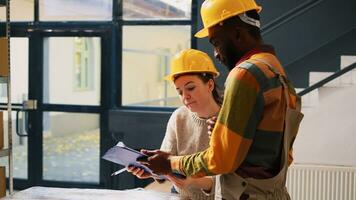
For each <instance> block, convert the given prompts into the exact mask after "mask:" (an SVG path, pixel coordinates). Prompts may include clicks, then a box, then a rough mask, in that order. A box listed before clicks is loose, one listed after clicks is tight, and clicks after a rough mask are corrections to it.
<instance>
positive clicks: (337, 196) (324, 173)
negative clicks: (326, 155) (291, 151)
mask: <svg viewBox="0 0 356 200" xmlns="http://www.w3.org/2000/svg"><path fill="white" fill-rule="evenodd" d="M287 188H288V191H289V194H290V196H291V198H292V200H356V167H341V166H318V165H301V164H294V165H291V167H290V168H289V170H288V176H287Z"/></svg>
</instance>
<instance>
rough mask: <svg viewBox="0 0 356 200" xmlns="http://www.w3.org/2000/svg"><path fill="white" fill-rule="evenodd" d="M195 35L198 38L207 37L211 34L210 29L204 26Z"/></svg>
mask: <svg viewBox="0 0 356 200" xmlns="http://www.w3.org/2000/svg"><path fill="white" fill-rule="evenodd" d="M194 36H195V37H196V38H205V37H207V36H209V29H208V28H203V29H201V30H200V31H198V32H197V33H196V34H195V35H194Z"/></svg>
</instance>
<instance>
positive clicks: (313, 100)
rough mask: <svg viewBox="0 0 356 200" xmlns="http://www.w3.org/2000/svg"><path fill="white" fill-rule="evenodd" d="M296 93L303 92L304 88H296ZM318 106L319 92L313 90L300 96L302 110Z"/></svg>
mask: <svg viewBox="0 0 356 200" xmlns="http://www.w3.org/2000/svg"><path fill="white" fill-rule="evenodd" d="M295 90H296V92H297V93H298V92H300V91H302V90H304V88H296V89H295ZM318 104H319V90H318V89H316V90H313V91H311V92H309V93H307V94H305V95H303V96H302V108H312V107H316V106H317V105H318Z"/></svg>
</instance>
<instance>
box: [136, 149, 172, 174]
mask: <svg viewBox="0 0 356 200" xmlns="http://www.w3.org/2000/svg"><path fill="white" fill-rule="evenodd" d="M141 152H142V153H144V154H146V155H147V156H149V157H148V158H147V160H144V161H142V160H138V161H139V162H141V163H142V164H144V165H146V166H147V167H148V168H150V169H151V170H152V172H153V173H155V174H158V175H166V174H169V173H171V171H172V169H171V162H170V160H169V156H170V154H169V153H167V152H163V151H160V150H153V151H149V150H141Z"/></svg>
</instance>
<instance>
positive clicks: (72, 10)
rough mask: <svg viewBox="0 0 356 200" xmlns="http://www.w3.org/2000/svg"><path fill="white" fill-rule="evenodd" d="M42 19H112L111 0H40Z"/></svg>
mask: <svg viewBox="0 0 356 200" xmlns="http://www.w3.org/2000/svg"><path fill="white" fill-rule="evenodd" d="M39 2H40V20H42V21H89V20H90V21H103V20H111V19H112V2H113V1H112V0H85V1H83V0H65V1H63V0H40V1H39Z"/></svg>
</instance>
